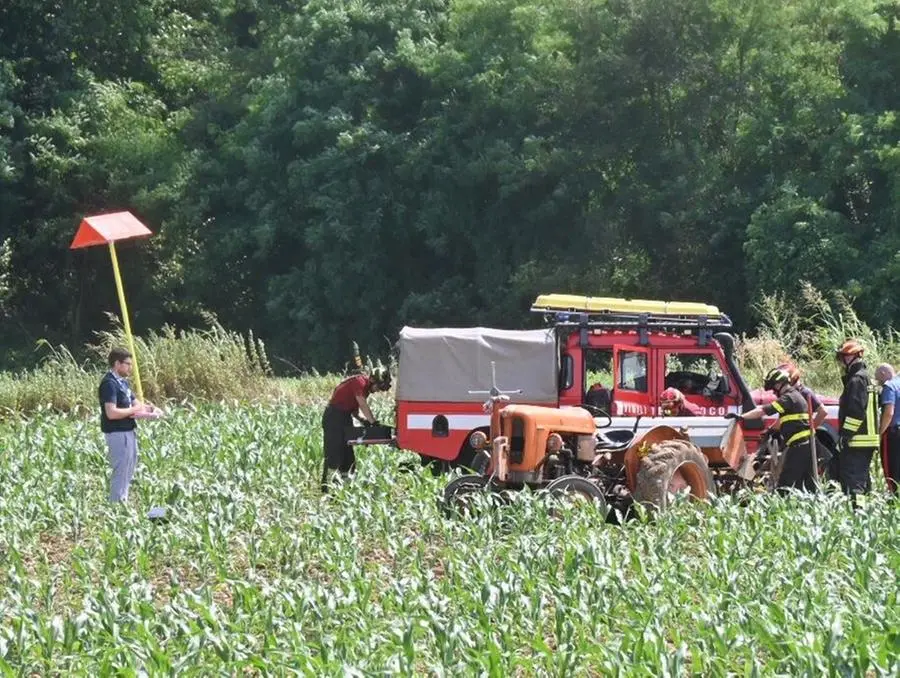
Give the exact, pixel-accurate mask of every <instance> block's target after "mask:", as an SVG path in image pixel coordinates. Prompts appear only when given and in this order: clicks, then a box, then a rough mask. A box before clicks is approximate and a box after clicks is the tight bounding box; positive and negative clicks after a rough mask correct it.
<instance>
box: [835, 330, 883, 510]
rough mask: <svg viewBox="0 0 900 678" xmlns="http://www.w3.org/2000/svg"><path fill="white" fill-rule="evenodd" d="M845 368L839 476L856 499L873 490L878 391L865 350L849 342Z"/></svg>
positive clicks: (840, 353)
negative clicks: (870, 472)
mask: <svg viewBox="0 0 900 678" xmlns="http://www.w3.org/2000/svg"><path fill="white" fill-rule="evenodd" d="M836 357H837V360H838V362H839V363H840V365H841V368H842V369H843V372H844V375H843V377H842V381H843V382H844V391H843V392H842V393H841V400H840V406H839V409H838V425H839V435H840V441H841V444H840V451H839V453H838V464H837V465H838V469H837V470H838V477H839V479H840V482H841V489H842V490H843V491H844V493H845V494H849V495H850V496H851V497H853V498H854V499H855V497H856V496H857V495H860V494H868V493H869V492H870V491H871V489H872V479H871V477H870V475H869V467H870V466H871V464H872V455H873V454H875V451H876V450H877V449H878V446H879V442H880V440H879V436H878V424H877V420H876V404H875V389H874V387H873V386H872V384H871V382H870V381H869V373H868V371H867V370H866V364H865V363H864V362H863V359H862V358H863V347H862V344H860V343H859V342H858V341H856V340H854V339H848V340H847V341H845V342H844V343H843V344H842V345H841V347H840V348H839V349H838V350H837V355H836Z"/></svg>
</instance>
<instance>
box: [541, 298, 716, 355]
mask: <svg viewBox="0 0 900 678" xmlns="http://www.w3.org/2000/svg"><path fill="white" fill-rule="evenodd" d="M531 311H532V312H533V313H542V314H543V315H544V319H545V320H546V321H547V322H548V323H551V324H553V325H555V326H556V327H580V328H594V327H595V328H609V329H636V330H638V331H640V332H641V334H642V336H643V335H644V334H645V333H646V331H647V330H650V329H656V330H689V331H692V332H696V333H697V334H699V335H700V338H701V343H705V342H706V341H707V339H708V338H709V337H711V336H712V332H713V331H715V330H726V329H731V327H732V323H731V318H729V317H728V316H727V315H725V314H724V313H722V312H720V311H719V309H718V308H717V307H716V306H711V305H709V304H701V303H695V302H683V301H651V300H647V299H619V298H615V297H584V296H578V295H574V294H542V295H540V296H538V298H537V299H535V300H534V303H533V304H532V305H531ZM642 343H643V342H642Z"/></svg>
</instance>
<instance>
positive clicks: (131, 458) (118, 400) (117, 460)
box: [98, 348, 152, 502]
mask: <svg viewBox="0 0 900 678" xmlns="http://www.w3.org/2000/svg"><path fill="white" fill-rule="evenodd" d="M130 374H131V353H129V352H128V351H126V350H125V349H122V348H114V349H113V350H112V351H110V353H109V372H107V373H106V374H105V375H103V379H102V380H101V381H100V388H99V389H98V395H99V397H100V430H101V431H103V435H104V437H105V438H106V447H107V449H108V458H109V464H110V466H111V467H112V476H111V477H110V483H109V500H110V501H111V502H119V501H128V487H129V486H130V485H131V480H132V478H133V477H134V469H135V467H136V466H137V435H136V431H135V429H136V428H137V422H136V421H135V420H134V415H135V414H137V413H138V412H141V411H143V410H147V411H149V410H151V409H152V406H150V405H144V404H143V403H141V402H140V401H139V400H138V399H137V398H135V396H134V394H133V393H132V392H131V387H130V386H129V385H128V381H127V377H128V376H129V375H130Z"/></svg>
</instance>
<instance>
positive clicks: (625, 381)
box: [616, 351, 647, 393]
mask: <svg viewBox="0 0 900 678" xmlns="http://www.w3.org/2000/svg"><path fill="white" fill-rule="evenodd" d="M616 388H620V389H622V390H624V391H641V392H642V393H646V392H647V354H646V353H639V352H637V351H626V352H623V353H620V354H619V383H618V384H616Z"/></svg>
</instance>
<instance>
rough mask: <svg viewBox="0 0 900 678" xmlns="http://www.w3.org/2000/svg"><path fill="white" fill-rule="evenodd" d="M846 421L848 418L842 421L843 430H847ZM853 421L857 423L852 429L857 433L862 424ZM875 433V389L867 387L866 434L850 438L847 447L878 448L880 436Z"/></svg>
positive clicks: (855, 420) (857, 420) (856, 420)
mask: <svg viewBox="0 0 900 678" xmlns="http://www.w3.org/2000/svg"><path fill="white" fill-rule="evenodd" d="M848 421H850V417H847V419H846V420H845V421H844V428H848V427H847V422H848ZM853 421H854V422H859V423H857V424H856V428H854V429H852V430H854V431H858V430H859V426H860V424H862V422H861V421H860V420H859V419H854V420H853ZM877 431H878V429H877V428H875V389H873V388H872V387H871V386H869V397H868V402H867V403H866V432H865V433H860V434H857V435H855V436H853V437H852V438H850V442H849V443H848V445H849V447H867V448H871V447H878V446H879V445H880V444H881V436H879V435H878V433H877Z"/></svg>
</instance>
